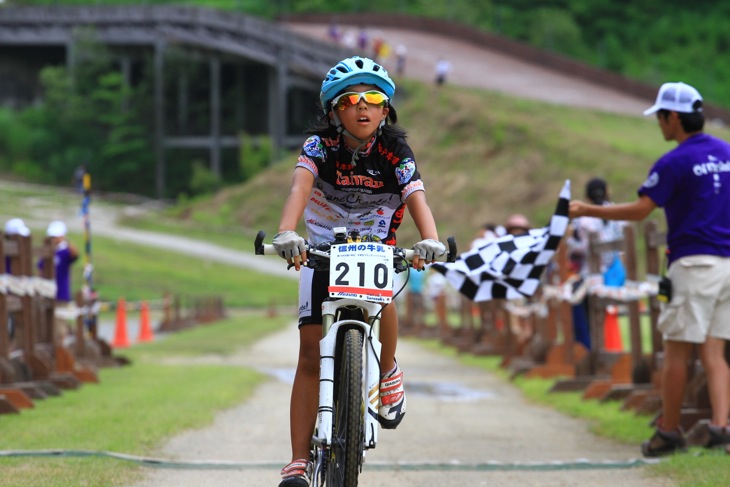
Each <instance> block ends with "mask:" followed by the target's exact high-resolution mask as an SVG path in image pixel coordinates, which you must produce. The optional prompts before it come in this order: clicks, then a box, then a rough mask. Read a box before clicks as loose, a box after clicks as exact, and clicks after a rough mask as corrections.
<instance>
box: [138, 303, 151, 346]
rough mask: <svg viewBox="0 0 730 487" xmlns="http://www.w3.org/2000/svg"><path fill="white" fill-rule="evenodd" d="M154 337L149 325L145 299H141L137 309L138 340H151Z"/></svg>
mask: <svg viewBox="0 0 730 487" xmlns="http://www.w3.org/2000/svg"><path fill="white" fill-rule="evenodd" d="M154 339H155V336H154V335H153V333H152V327H151V326H150V309H149V306H147V301H142V304H141V306H140V310H139V337H138V338H137V341H138V342H151V341H152V340H154Z"/></svg>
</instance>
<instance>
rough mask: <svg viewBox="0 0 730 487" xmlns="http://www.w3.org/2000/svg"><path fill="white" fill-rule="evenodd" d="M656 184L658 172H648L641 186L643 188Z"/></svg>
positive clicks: (657, 182)
mask: <svg viewBox="0 0 730 487" xmlns="http://www.w3.org/2000/svg"><path fill="white" fill-rule="evenodd" d="M657 184H659V174H658V173H656V172H653V173H651V174H649V177H648V178H646V181H644V184H643V186H644V187H645V188H653V187H654V186H656V185H657Z"/></svg>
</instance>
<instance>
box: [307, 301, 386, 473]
mask: <svg viewBox="0 0 730 487" xmlns="http://www.w3.org/2000/svg"><path fill="white" fill-rule="evenodd" d="M342 306H355V307H359V308H362V309H363V310H364V311H365V312H366V313H367V316H368V317H370V318H369V321H370V323H369V324H368V323H365V322H363V321H360V320H352V319H344V320H340V321H337V322H335V321H334V319H335V312H336V311H337V309H338V308H340V307H342ZM380 310H381V306H380V304H377V303H371V302H367V301H360V300H355V299H339V300H336V301H325V302H324V303H322V335H323V337H322V340H320V342H319V356H320V364H319V367H320V372H319V409H318V412H317V427H316V430H315V434H314V436H313V438H312V442H313V444H314V445H315V448H316V449H317V450H318V451H316V452H315V458H314V459H313V460H314V465H313V473H312V485H320V483H319V482H320V481H319V476H320V474H321V473H322V466H323V465H322V464H323V461H324V458H325V455H324V451H325V450H326V449H327V448H329V446H330V445H331V444H332V426H333V415H334V406H333V405H334V379H335V350H336V347H337V336H338V334H339V329H340V328H341V327H343V326H347V327H348V328H352V327H356V328H359V329H360V330H361V332H362V334H363V347H364V353H363V376H364V377H363V381H362V383H363V391H362V396H363V405H364V406H365V407H364V409H363V413H364V421H363V425H364V431H363V448H364V449H371V448H375V445H376V444H377V442H378V428H379V423H378V408H379V407H380V349H381V344H380V318H379V316H380V315H379V314H378V313H379V312H380ZM376 316H377V317H378V318H374V317H376ZM363 456H364V452H363Z"/></svg>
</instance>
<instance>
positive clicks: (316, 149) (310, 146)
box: [304, 135, 324, 159]
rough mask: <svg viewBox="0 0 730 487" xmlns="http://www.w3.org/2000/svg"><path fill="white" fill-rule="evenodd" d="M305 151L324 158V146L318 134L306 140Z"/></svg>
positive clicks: (312, 155) (310, 155)
mask: <svg viewBox="0 0 730 487" xmlns="http://www.w3.org/2000/svg"><path fill="white" fill-rule="evenodd" d="M304 153H305V154H307V155H308V156H309V157H316V158H318V159H324V147H323V146H322V140H321V139H320V138H319V136H318V135H312V136H311V137H309V138H308V139H307V140H306V141H305V142H304Z"/></svg>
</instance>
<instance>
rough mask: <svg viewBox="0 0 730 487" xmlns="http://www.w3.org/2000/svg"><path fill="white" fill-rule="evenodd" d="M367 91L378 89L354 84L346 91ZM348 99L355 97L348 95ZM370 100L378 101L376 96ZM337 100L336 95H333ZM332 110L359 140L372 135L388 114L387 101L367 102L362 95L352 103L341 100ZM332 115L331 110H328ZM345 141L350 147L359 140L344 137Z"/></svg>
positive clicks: (353, 146)
mask: <svg viewBox="0 0 730 487" xmlns="http://www.w3.org/2000/svg"><path fill="white" fill-rule="evenodd" d="M368 91H380V90H378V89H377V88H376V87H374V86H372V85H354V86H350V87H348V88H347V91H346V93H350V94H352V93H366V92H368ZM347 98H348V99H355V100H357V97H355V96H348V97H347ZM370 99H371V100H372V101H376V102H377V101H380V100H379V99H378V97H377V96H375V97H373V98H370ZM335 100H337V97H335ZM332 110H333V111H337V116H338V117H339V118H340V122H342V125H344V126H345V128H346V129H347V131H348V132H350V133H351V134H352V135H354V136H355V137H357V138H358V139H360V140H368V139H370V137H372V136H373V134H374V133H375V131H376V130H378V126H379V125H380V122H381V121H383V120H385V117H387V116H388V111H389V109H388V107H387V101H384V102H382V103H368V102H367V101H366V99H365V97H364V96H360V97H359V100H357V101H356V103H355V104H354V105H353V104H351V103H349V101H345V100H341V102H340V104H339V106H334V107H333V108H332ZM330 117H332V112H330ZM346 140H347V143H348V145H349V146H350V147H351V148H353V149H354V148H355V147H357V146H358V145H360V144H359V142H357V141H356V140H351V139H350V137H346Z"/></svg>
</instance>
